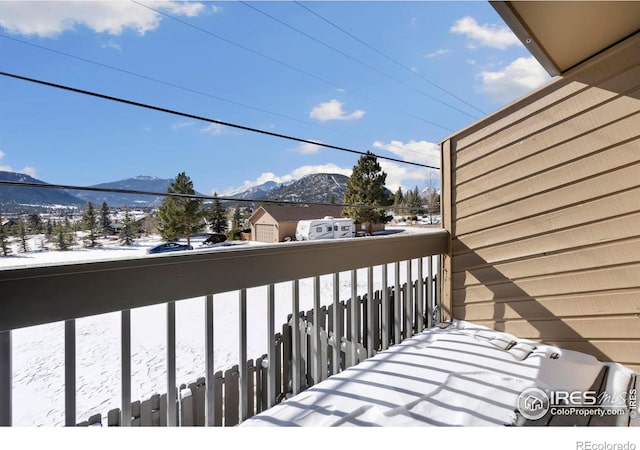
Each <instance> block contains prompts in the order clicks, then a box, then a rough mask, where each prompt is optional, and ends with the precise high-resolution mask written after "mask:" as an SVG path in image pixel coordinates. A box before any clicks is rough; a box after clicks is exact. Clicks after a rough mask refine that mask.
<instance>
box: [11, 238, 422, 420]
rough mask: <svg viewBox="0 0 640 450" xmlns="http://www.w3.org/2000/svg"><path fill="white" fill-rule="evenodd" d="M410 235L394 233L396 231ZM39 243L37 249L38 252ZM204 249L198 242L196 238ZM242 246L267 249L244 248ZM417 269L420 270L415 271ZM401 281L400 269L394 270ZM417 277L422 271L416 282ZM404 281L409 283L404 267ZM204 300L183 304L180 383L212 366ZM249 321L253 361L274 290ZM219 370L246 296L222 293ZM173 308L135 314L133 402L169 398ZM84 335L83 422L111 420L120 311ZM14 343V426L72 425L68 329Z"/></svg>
mask: <svg viewBox="0 0 640 450" xmlns="http://www.w3.org/2000/svg"><path fill="white" fill-rule="evenodd" d="M401 231H405V229H404V228H394V227H390V229H389V233H396V232H401ZM405 232H428V229H425V228H410V227H407V228H406V231H405ZM36 239H37V238H34V242H33V246H32V247H31V248H37V247H36V245H35V244H36V242H35V240H36ZM159 242H160V241H159V238H146V239H141V240H138V241H136V244H135V245H134V246H132V247H121V246H119V245H118V243H117V241H115V242H114V241H110V242H109V241H105V242H103V246H102V247H101V248H98V249H94V250H88V249H81V248H79V249H74V250H71V251H65V252H60V251H39V252H29V253H18V252H17V251H15V252H14V253H13V256H10V257H7V258H0V270H1V269H3V268H4V269H8V268H11V267H20V266H32V265H40V264H45V265H51V264H58V263H64V262H75V261H89V260H105V259H120V258H143V257H146V250H147V249H148V248H150V247H152V246H154V245H156V244H158V243H159ZM192 244H193V245H194V247H195V248H196V250H194V251H197V248H198V246H199V244H200V242H199V240H198V239H195V240H192ZM240 245H261V244H259V243H244V244H240ZM414 270H416V267H415V265H414ZM380 273H381V268H376V269H375V271H374V289H379V288H380V278H381V276H380ZM389 276H390V279H393V278H392V277H393V276H394V273H393V266H390V272H389ZM416 276H417V274H416V273H415V272H414V274H413V277H414V279H415V277H416ZM400 277H401V282H404V281H405V279H406V270H405V266H404V264H403V265H401V274H400ZM332 284H333V281H332V277H331V276H324V277H321V294H322V298H323V299H324V300H323V302H324V304H329V303H330V302H331V300H330V299H331V298H332V289H333V286H332ZM350 286H351V284H350V277H349V274H348V273H344V274H341V277H340V292H341V294H340V295H341V299H347V298H349V297H350V293H351V287H350ZM366 290H367V286H366V271H365V270H364V269H363V270H361V271H359V273H358V293H359V294H363V293H365V292H366ZM300 294H301V298H300V308H301V310H308V309H311V308H312V307H313V304H312V281H311V280H310V279H307V280H302V281H301V286H300ZM204 305H205V301H204V298H195V299H186V300H183V301H179V302H177V303H176V330H177V331H176V334H177V336H176V339H177V345H176V347H177V348H176V353H177V360H176V365H177V380H178V383H179V384H180V383H189V382H191V381H194V380H195V379H196V378H198V377H200V376H203V375H204V373H205V361H204V340H205V338H204V336H205V324H204V319H203V318H204V307H205V306H204ZM248 305H249V307H248V310H249V318H248V320H249V323H250V324H252V327H251V328H250V329H249V331H248V355H249V357H250V358H255V357H259V356H260V355H262V354H264V353H266V349H267V332H266V327H267V324H266V321H265V320H264V318H265V317H266V316H267V311H266V288H255V289H250V290H248ZM290 313H291V284H290V283H283V284H280V285H277V286H276V327H278V326H279V324H282V323H284V322H285V321H286V316H287V314H290ZM214 314H215V328H214V331H215V332H214V339H215V367H216V370H222V369H225V368H227V367H230V366H232V365H234V364H237V362H238V349H237V343H238V325H237V324H238V321H237V317H238V293H237V292H229V293H225V294H220V295H216V297H215V302H214ZM165 319H166V306H165V305H158V306H151V307H146V308H140V309H136V310H132V313H131V334H132V336H131V339H132V398H133V399H134V400H135V399H146V398H148V397H149V396H150V395H152V394H154V393H162V392H166V347H165V340H166V325H165ZM76 336H77V338H76V339H77V342H76V346H77V351H76V354H77V358H78V359H77V372H76V373H77V380H76V384H77V412H78V414H77V417H78V421H81V420H85V419H87V418H88V417H89V416H90V415H93V414H96V413H102V414H105V413H106V412H107V411H108V410H109V409H112V408H116V407H119V406H120V405H119V398H120V315H119V313H111V314H103V315H99V316H92V317H86V318H82V319H78V320H77V321H76ZM12 341H13V376H14V378H13V383H14V386H13V405H14V406H13V421H14V424H15V425H19V426H20V425H23V426H39V425H46V426H49V425H62V424H63V423H64V350H63V349H64V324H63V323H61V322H58V323H52V324H47V325H42V326H37V327H29V328H24V329H19V330H14V331H13V332H12Z"/></svg>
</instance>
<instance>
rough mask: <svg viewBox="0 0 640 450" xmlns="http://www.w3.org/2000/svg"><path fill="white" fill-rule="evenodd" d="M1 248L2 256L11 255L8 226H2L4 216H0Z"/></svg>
mask: <svg viewBox="0 0 640 450" xmlns="http://www.w3.org/2000/svg"><path fill="white" fill-rule="evenodd" d="M0 250H1V251H2V256H9V254H10V253H11V248H9V236H8V235H7V231H6V228H5V227H4V226H2V216H0Z"/></svg>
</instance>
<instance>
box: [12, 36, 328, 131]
mask: <svg viewBox="0 0 640 450" xmlns="http://www.w3.org/2000/svg"><path fill="white" fill-rule="evenodd" d="M0 37H1V38H4V39H8V40H11V41H15V42H18V43H20V44H24V45H29V46H31V47H35V48H38V49H41V50H45V51H48V52H51V53H56V54H58V55H62V56H65V57H68V58H73V59H76V60H78V61H83V62H86V63H89V64H93V65H96V66H100V67H104V68H106V69H110V70H115V71H117V72H120V73H124V74H127V75H131V76H134V77H138V78H141V79H144V80H148V81H153V82H154V83H158V84H162V85H165V86H169V87H172V88H176V89H180V90H183V91H186V92H191V93H192V94H198V95H203V96H205V97H209V98H213V99H215V100H220V101H222V102H226V103H230V104H232V105H236V106H241V107H243V108H248V109H252V110H254V111H259V112H263V113H265V114H271V115H273V116H276V117H280V118H283V119H288V120H293V121H295V122H299V123H303V124H306V125H311V126H315V127H319V128H323V129H327V130H328V129H329V128H327V127H323V126H322V125H318V124H316V123H313V122H307V121H305V120H301V119H297V118H295V117H290V116H286V115H284V114H280V113H276V112H273V111H269V110H266V109H262V108H258V107H256V106H251V105H246V104H244V103H240V102H237V101H235V100H230V99H227V98H224V97H220V96H218V95H214V94H209V93H207V92H203V91H199V90H196V89H192V88H188V87H184V86H180V85H178V84H175V83H171V82H169V81H163V80H159V79H157V78H153V77H150V76H148V75H142V74H139V73H136V72H132V71H130V70H126V69H121V68H119V67H115V66H111V65H109V64H104V63H101V62H97V61H93V60H91V59H87V58H83V57H81V56H76V55H72V54H70V53H66V52H63V51H60V50H56V49H53V48H49V47H45V46H43V45H38V44H34V43H32V42H27V41H23V40H21V39H17V38H14V37H11V36H7V35H5V34H2V33H0ZM331 131H334V130H331Z"/></svg>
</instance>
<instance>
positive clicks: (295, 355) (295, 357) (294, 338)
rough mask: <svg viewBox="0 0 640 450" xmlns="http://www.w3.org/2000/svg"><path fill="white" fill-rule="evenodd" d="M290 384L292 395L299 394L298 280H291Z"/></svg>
mask: <svg viewBox="0 0 640 450" xmlns="http://www.w3.org/2000/svg"><path fill="white" fill-rule="evenodd" d="M291 302H292V304H291V306H292V308H291V309H292V310H293V311H292V316H291V353H292V355H291V383H292V385H293V386H292V390H293V394H294V395H295V394H298V393H299V392H300V386H301V379H300V354H301V352H300V350H301V349H300V280H293V295H292V299H291Z"/></svg>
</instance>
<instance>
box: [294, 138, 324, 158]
mask: <svg viewBox="0 0 640 450" xmlns="http://www.w3.org/2000/svg"><path fill="white" fill-rule="evenodd" d="M318 143H319V144H321V143H322V142H320V141H318ZM321 148H322V147H320V146H318V145H315V144H309V143H307V142H301V143H300V145H299V146H298V148H297V149H296V151H297V152H298V153H300V154H301V155H313V154H314V153H318V152H319V151H320V149H321Z"/></svg>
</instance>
